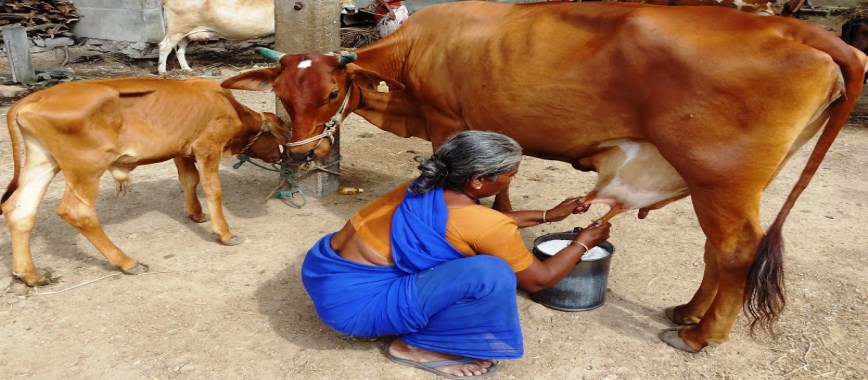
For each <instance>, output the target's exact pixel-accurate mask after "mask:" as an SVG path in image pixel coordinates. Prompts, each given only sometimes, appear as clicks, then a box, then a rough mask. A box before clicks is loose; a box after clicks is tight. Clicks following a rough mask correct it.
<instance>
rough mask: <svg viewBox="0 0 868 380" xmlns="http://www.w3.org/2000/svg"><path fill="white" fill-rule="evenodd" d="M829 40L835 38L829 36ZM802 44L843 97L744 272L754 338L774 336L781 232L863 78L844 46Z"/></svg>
mask: <svg viewBox="0 0 868 380" xmlns="http://www.w3.org/2000/svg"><path fill="white" fill-rule="evenodd" d="M829 36H831V37H835V36H833V35H831V34H829ZM812 37H813V38H811V39H806V40H805V41H804V42H805V43H806V44H808V45H810V46H813V47H814V48H816V49H819V50H822V51H824V52H826V53H827V54H829V55H830V56H831V57H832V59H833V60H834V61H835V63H837V64H838V66H839V67H840V69H841V73H842V75H843V77H844V95H843V96H841V97H840V98H838V100H836V101H835V102H833V103H832V104H831V105H830V110H829V120H828V122H827V123H826V127H825V128H824V129H823V132H822V133H820V137H819V139H818V140H817V145H815V146H814V150H813V151H812V152H811V155H810V158H809V159H808V162H807V164H806V165H805V168H804V169H803V170H802V174H801V175H800V176H799V180H798V181H797V182H796V184H795V186H794V187H793V189H792V190H791V191H790V194H789V196H787V199H786V201H785V202H784V204H783V206H782V207H781V210H780V211H779V212H778V215H777V217H776V218H775V221H774V223H772V225H771V227H769V229H768V231H766V234H765V235H764V236H763V238H762V239H761V240H760V243H759V246H758V248H757V255H756V259H755V260H754V262H753V265H752V266H751V268H750V271H749V272H748V277H747V286H746V288H745V293H744V311H745V314H747V316H748V317H749V318H750V319H751V324H750V333H751V335H753V334H754V332H755V330H756V328H757V327H761V328H762V329H763V330H765V331H766V332H768V333H769V334H771V335H775V330H774V324H775V322H776V321H777V320H778V317H779V316H780V313H781V312H782V311H783V309H784V306H785V305H786V292H785V289H784V268H783V259H784V258H783V256H784V238H783V233H782V229H783V226H784V221H786V219H787V216H788V215H789V213H790V210H791V209H792V208H793V205H794V204H795V203H796V199H798V198H799V195H801V193H802V191H803V190H804V189H805V188H806V187H807V186H808V183H809V182H810V181H811V178H813V176H814V173H816V172H817V169H818V168H819V166H820V162H822V161H823V158H824V157H825V156H826V152H828V151H829V147H830V146H831V145H832V142H833V141H835V138H836V137H838V134H839V133H840V132H841V129H842V128H843V127H844V124H845V123H846V122H847V118H848V117H849V115H850V111H852V110H853V107H854V106H855V105H856V101H857V100H858V99H859V95H860V94H861V92H862V78H863V77H864V75H865V64H866V57H865V56H864V54H861V53H860V52H857V51H856V50H855V49H853V48H851V47H850V46H849V45H846V44H845V43H844V42H843V41H841V40H839V39H838V38H837V37H835V38H834V39H830V38H824V37H826V36H825V34H824V35H821V36H812Z"/></svg>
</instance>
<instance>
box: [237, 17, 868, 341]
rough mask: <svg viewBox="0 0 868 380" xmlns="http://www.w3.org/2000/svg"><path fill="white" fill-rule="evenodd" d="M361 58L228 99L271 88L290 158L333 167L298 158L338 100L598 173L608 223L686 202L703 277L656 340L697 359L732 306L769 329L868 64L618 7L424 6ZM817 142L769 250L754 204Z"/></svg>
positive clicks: (389, 122) (263, 76) (748, 29)
mask: <svg viewBox="0 0 868 380" xmlns="http://www.w3.org/2000/svg"><path fill="white" fill-rule="evenodd" d="M565 36H568V37H565ZM748 42H749V43H748ZM355 53H356V54H357V59H356V60H355V61H354V62H351V63H346V62H342V61H341V60H339V58H338V56H334V55H321V54H297V55H283V56H281V57H280V58H279V65H277V66H276V67H273V68H267V69H259V70H251V71H247V72H244V73H241V74H239V75H236V76H235V77H232V78H229V79H227V80H226V81H224V82H223V86H224V87H227V88H236V89H246V90H258V91H265V90H268V89H271V88H273V89H274V92H275V94H277V96H278V98H279V99H280V101H281V103H282V104H283V106H284V108H285V109H286V110H287V112H288V114H289V117H290V118H291V120H292V128H293V140H292V141H293V142H295V143H298V144H296V145H295V146H292V147H290V148H289V149H290V150H291V151H293V153H295V154H301V155H302V156H304V157H305V158H308V157H310V155H311V154H313V155H314V156H315V157H317V158H321V157H324V156H325V155H326V154H327V153H328V152H329V149H330V147H331V145H330V144H329V143H328V142H327V141H326V140H324V139H320V140H319V141H318V142H314V141H312V140H311V141H310V142H308V143H307V144H301V143H300V142H302V141H306V140H308V139H309V138H310V137H311V136H314V135H317V134H321V133H322V131H323V128H324V127H323V126H324V123H325V122H326V121H328V120H329V119H330V118H331V117H332V116H333V115H335V114H336V113H337V112H338V111H339V109H340V108H341V106H340V104H341V103H343V102H342V101H341V100H339V99H341V96H344V97H345V98H347V99H348V100H347V101H346V103H347V105H346V106H345V108H344V111H343V112H342V113H341V117H342V116H344V114H345V113H348V112H355V113H357V114H359V115H361V116H362V117H364V118H365V119H367V120H368V121H369V122H371V123H372V124H374V125H377V126H378V127H380V128H382V129H383V130H386V131H389V132H392V133H394V134H396V135H399V136H403V137H409V136H415V137H419V138H423V139H426V140H429V141H431V143H432V145H433V146H435V147H436V146H438V145H439V144H441V143H442V142H443V141H445V140H446V139H447V138H448V137H449V136H450V135H452V134H453V133H455V132H457V131H461V130H465V129H478V130H492V131H497V132H501V133H504V134H506V135H509V136H511V137H513V138H514V139H516V140H517V141H518V142H519V143H520V144H521V145H522V147H523V149H524V152H525V154H527V155H531V156H535V157H540V158H543V159H551V160H560V161H564V162H568V163H570V164H572V165H573V166H574V167H576V168H577V169H581V170H595V171H598V172H599V173H600V182H599V183H598V189H597V190H599V191H598V192H597V193H596V194H592V196H595V197H599V196H606V197H610V198H611V199H610V200H611V202H612V203H610V204H612V206H613V209H612V212H610V213H609V215H607V217H612V216H614V215H615V214H617V213H621V212H626V211H629V210H633V209H639V214H640V217H641V216H644V215H645V214H647V212H648V211H649V210H653V209H656V208H659V207H663V206H664V205H666V204H667V203H669V202H672V201H675V200H677V199H679V198H681V197H684V196H685V195H690V196H691V198H692V201H693V205H694V210H695V212H696V215H697V219H698V221H699V224H700V226H701V227H702V230H703V232H704V233H705V235H706V243H705V254H704V259H705V268H706V269H705V272H704V275H703V279H702V283H701V284H700V286H699V288H698V289H697V291H696V293H695V295H694V296H693V298H692V299H691V300H690V301H689V302H687V303H686V304H683V305H679V306H677V307H674V308H670V309H667V311H666V315H667V316H668V318H669V319H670V320H671V321H673V322H675V323H676V324H679V325H682V327H680V328H679V329H675V330H666V331H664V332H662V333H661V335H660V338H661V339H662V340H664V341H665V342H666V343H668V344H670V345H672V346H674V347H676V348H679V349H682V350H685V351H691V352H696V351H699V350H701V349H702V348H703V347H706V346H708V345H714V344H719V343H722V342H725V341H726V340H727V339H729V333H730V331H731V329H732V326H733V323H734V322H735V320H736V318H737V317H738V315H739V314H740V312H741V311H742V309H743V308H744V309H745V311H746V313H747V314H748V316H749V317H750V319H751V320H752V328H753V327H754V326H761V327H766V328H768V329H771V328H772V326H773V324H774V322H775V321H776V320H777V318H778V316H779V315H780V312H781V311H782V309H783V307H784V303H785V298H784V291H783V266H782V260H783V238H782V232H781V230H782V227H783V223H784V221H785V220H786V218H787V215H788V214H789V212H790V210H791V209H792V207H793V205H794V203H795V201H796V199H797V198H798V197H799V195H800V194H801V192H802V190H804V189H805V187H806V186H807V185H808V183H809V182H810V180H811V177H812V176H813V175H814V173H815V172H816V170H817V168H818V166H819V164H820V162H821V161H822V160H823V157H824V155H825V154H826V152H827V151H828V149H829V147H830V146H831V144H832V142H833V141H834V139H835V138H836V136H837V135H838V132H840V130H841V128H843V126H844V123H845V122H846V120H847V117H848V115H849V113H850V111H851V110H852V109H853V107H854V105H855V103H856V100H857V99H858V97H859V95H860V93H861V91H862V77H863V75H864V72H865V67H866V63H868V57H866V56H865V54H863V53H861V52H859V51H858V50H856V49H854V48H852V47H850V46H848V45H846V44H845V43H844V42H843V41H841V40H840V39H839V38H838V37H837V36H835V35H833V34H831V33H829V32H828V31H826V30H824V29H823V28H821V27H819V26H817V25H813V24H810V23H807V22H804V21H801V20H797V19H793V18H784V17H759V16H756V15H753V14H749V13H745V12H739V11H736V10H733V9H727V8H723V7H665V6H653V5H642V4H630V3H617V2H582V3H554V2H550V3H533V4H503V3H492V2H475V1H462V2H454V3H448V4H441V5H432V6H428V7H426V8H423V9H422V10H420V11H418V12H416V13H415V14H414V15H413V16H412V17H410V18H409V19H408V20H407V22H406V23H404V25H403V26H401V27H400V28H399V29H398V30H397V31H396V32H395V33H393V34H391V35H389V36H388V37H386V38H384V39H381V40H379V41H377V42H375V43H373V44H371V45H368V46H366V47H364V48H361V49H358V50H356V51H355ZM781 62H785V63H786V64H785V65H782V64H781ZM382 87H388V90H385V89H384V90H385V91H378V88H382ZM350 89H352V90H350ZM820 130H822V133H820V138H819V140H818V142H817V144H816V146H815V147H814V149H813V151H812V153H811V156H810V158H809V161H808V163H807V165H806V167H805V168H804V170H803V172H802V174H801V176H800V178H799V180H798V182H797V183H796V184H795V186H794V187H793V189H792V191H791V193H790V195H789V196H788V198H787V200H786V201H785V203H784V205H783V206H782V208H781V210H780V212H779V213H778V215H777V218H776V219H775V221H774V223H772V225H771V226H770V227H769V229H768V231H767V233H765V234H764V233H763V229H762V226H761V222H760V219H759V208H760V201H761V196H762V192H763V190H764V189H765V187H766V186H767V185H768V184H769V183H770V182H771V181H772V179H774V177H775V176H776V175H777V173H778V172H779V171H780V170H781V168H782V167H783V165H785V163H786V162H787V160H788V159H789V158H790V157H792V155H793V154H795V152H796V151H797V150H798V149H800V148H801V147H802V146H803V145H804V144H805V143H806V142H807V141H809V140H810V139H811V137H812V136H814V135H816V134H817V133H818V132H819V131H820ZM314 144H316V145H314ZM631 147H632V148H631ZM631 152H636V153H637V154H640V153H641V155H642V156H644V157H648V159H647V160H635V159H633V157H636V155H632V153H631ZM662 167H665V170H661V168H662ZM612 174H618V175H620V176H621V177H619V179H618V181H613V180H612V178H615V177H613V176H612ZM660 184H664V185H665V186H666V187H667V191H665V192H661V191H657V186H658V185H660ZM618 186H620V190H622V191H620V192H617V191H615V192H613V191H610V190H613V189H615V187H618ZM682 186H683V187H686V191H684V190H683V189H682V188H681V187H682ZM649 192H652V193H653V194H652V195H653V196H650V197H647V198H643V197H642V196H643V195H644V194H647V193H649ZM502 194H503V193H502ZM499 197H500V195H499ZM495 204H496V205H497V201H496V202H495Z"/></svg>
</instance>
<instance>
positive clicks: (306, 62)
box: [298, 59, 313, 69]
mask: <svg viewBox="0 0 868 380" xmlns="http://www.w3.org/2000/svg"><path fill="white" fill-rule="evenodd" d="M312 64H313V62H311V60H309V59H305V60H304V61H301V62H299V63H298V68H299V69H306V68H308V67H310V65H312Z"/></svg>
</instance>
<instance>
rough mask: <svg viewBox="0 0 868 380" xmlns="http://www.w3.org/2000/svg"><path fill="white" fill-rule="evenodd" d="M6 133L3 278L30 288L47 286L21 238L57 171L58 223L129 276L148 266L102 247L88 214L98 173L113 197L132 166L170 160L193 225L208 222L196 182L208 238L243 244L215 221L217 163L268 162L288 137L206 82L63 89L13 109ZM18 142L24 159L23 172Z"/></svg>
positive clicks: (105, 242)
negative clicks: (6, 264) (60, 184)
mask: <svg viewBox="0 0 868 380" xmlns="http://www.w3.org/2000/svg"><path fill="white" fill-rule="evenodd" d="M6 124H7V126H8V128H9V135H10V136H11V141H12V158H13V165H14V174H13V176H12V181H11V182H10V184H9V187H8V188H7V190H6V193H5V194H3V197H2V201H0V202H2V204H0V206H2V207H0V210H2V214H3V215H5V216H6V225H7V226H8V228H9V234H10V235H11V238H12V273H13V275H14V276H16V277H18V278H19V279H20V280H22V281H23V282H24V283H26V284H27V285H31V286H34V285H43V284H45V283H47V282H48V281H49V280H50V279H49V278H46V277H45V276H44V274H43V275H40V274H38V273H37V271H36V268H35V267H34V265H33V258H32V257H31V254H30V235H31V232H32V230H33V227H34V224H35V223H36V212H37V207H38V206H39V203H40V202H41V201H42V198H43V197H44V196H45V191H46V190H47V189H48V185H49V183H50V182H51V180H52V178H54V176H55V175H56V174H57V173H58V172H61V171H62V172H63V176H64V179H65V181H66V189H65V190H64V193H63V199H62V201H61V202H60V205H59V206H58V207H57V213H58V215H60V216H61V217H62V218H63V219H64V220H66V222H67V223H69V224H70V225H71V226H72V227H74V228H75V229H76V230H77V231H78V232H80V233H81V234H83V235H84V236H85V237H86V238H87V239H88V240H90V242H91V243H92V244H93V245H94V246H95V247H96V248H97V249H98V250H99V251H100V253H102V254H103V256H105V258H106V259H107V260H108V261H109V262H111V263H112V264H114V265H117V266H118V267H120V269H121V270H122V271H124V273H128V274H136V273H142V272H144V271H147V269H148V267H147V266H145V265H144V264H141V263H139V262H137V261H136V260H134V259H132V258H130V257H129V256H127V255H126V254H124V253H123V252H122V251H121V249H120V248H118V247H117V246H116V245H115V244H114V243H112V241H111V240H109V238H108V237H107V236H106V235H105V232H104V231H103V230H102V227H100V223H99V219H98V218H97V215H96V205H95V203H96V199H97V195H98V192H99V182H100V177H101V176H102V174H103V173H105V172H106V170H108V171H109V172H110V173H111V175H112V176H113V177H114V179H115V180H116V181H117V182H118V189H119V191H121V190H124V189H126V188H127V187H128V186H129V179H128V175H129V172H130V171H132V170H133V169H135V168H136V167H137V166H139V165H146V164H151V163H155V162H161V161H166V160H169V159H174V161H175V166H176V167H177V169H178V177H179V180H180V182H181V187H182V188H183V190H184V198H185V206H184V209H185V211H186V212H187V215H188V216H189V217H190V219H192V220H193V221H195V222H200V223H201V222H205V221H207V220H208V217H207V215H205V214H204V213H203V212H202V206H201V204H200V203H199V199H198V197H197V195H196V187H197V185H198V183H199V181H200V179H201V181H202V187H203V190H204V192H205V196H206V198H207V199H208V210H209V212H210V214H211V230H212V231H214V233H216V234H217V237H218V239H219V241H220V242H221V243H223V244H226V245H235V244H239V243H241V242H242V240H243V239H241V238H240V237H237V236H233V235H232V233H231V232H229V226H228V225H227V223H226V219H225V218H224V216H223V209H222V204H221V197H222V190H221V187H220V178H219V176H218V172H217V171H218V169H219V163H220V159H221V158H222V157H224V156H226V155H229V154H242V153H243V154H245V155H247V156H250V157H254V158H259V159H262V160H264V161H269V162H276V161H279V160H280V158H281V148H280V146H281V145H282V144H284V143H286V141H287V140H288V135H287V134H288V128H287V127H286V126H285V125H284V124H283V123H282V122H281V121H280V119H278V118H277V116H276V115H274V114H270V113H264V114H260V113H258V112H256V111H253V110H250V109H249V108H247V107H245V106H243V105H241V104H240V103H239V102H238V101H237V100H235V98H233V97H232V94H231V93H230V92H229V90H226V89H223V88H221V87H220V85H219V84H218V83H217V82H215V81H212V80H207V79H188V80H169V79H137V78H129V79H109V80H98V81H90V82H69V83H63V84H59V85H56V86H54V87H51V88H48V89H45V90H42V91H39V92H36V93H33V94H31V95H29V96H27V97H25V98H24V99H21V100H19V101H18V102H16V103H15V104H13V105H12V107H11V108H10V109H9V113H8V114H7V116H6ZM20 138H23V140H24V148H25V152H26V156H25V159H24V166H23V168H22V166H21V157H20V156H21V142H20V141H19V139H20ZM197 165H198V168H199V169H198V170H197ZM199 170H201V173H200V172H199Z"/></svg>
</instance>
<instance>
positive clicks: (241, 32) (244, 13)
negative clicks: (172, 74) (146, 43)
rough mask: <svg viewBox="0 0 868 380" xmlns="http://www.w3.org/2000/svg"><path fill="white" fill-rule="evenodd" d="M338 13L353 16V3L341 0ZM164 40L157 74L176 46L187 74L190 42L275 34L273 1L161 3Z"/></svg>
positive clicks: (170, 0) (166, 0)
mask: <svg viewBox="0 0 868 380" xmlns="http://www.w3.org/2000/svg"><path fill="white" fill-rule="evenodd" d="M340 4H341V13H353V12H356V6H355V4H354V3H353V0H340ZM163 16H164V18H165V20H166V37H165V38H163V40H162V41H160V58H159V65H158V66H157V71H158V72H159V73H160V74H163V73H165V72H166V59H167V58H168V57H169V53H171V52H172V49H174V48H175V46H177V47H178V49H177V51H176V52H175V56H176V57H178V63H179V64H180V65H181V69H183V70H187V71H190V70H192V69H191V68H190V65H188V64H187V58H186V57H185V54H184V53H185V51H186V48H187V44H189V43H190V41H208V40H210V39H215V38H222V39H226V40H233V41H243V40H250V39H255V38H262V37H268V36H270V35H273V34H274V0H163Z"/></svg>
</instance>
